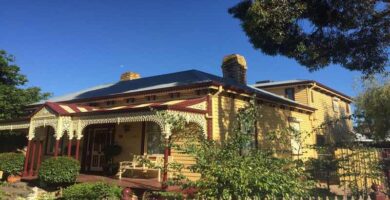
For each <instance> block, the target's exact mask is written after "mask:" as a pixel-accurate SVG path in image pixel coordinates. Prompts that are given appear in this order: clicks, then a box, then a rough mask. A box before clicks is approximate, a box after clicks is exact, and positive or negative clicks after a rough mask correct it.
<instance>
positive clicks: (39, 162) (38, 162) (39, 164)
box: [36, 140, 43, 171]
mask: <svg viewBox="0 0 390 200" xmlns="http://www.w3.org/2000/svg"><path fill="white" fill-rule="evenodd" d="M37 142H38V144H39V146H38V161H37V170H36V171H38V170H39V168H40V167H41V157H42V143H43V142H42V141H41V140H38V141H37Z"/></svg>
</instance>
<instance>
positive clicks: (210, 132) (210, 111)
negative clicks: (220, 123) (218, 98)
mask: <svg viewBox="0 0 390 200" xmlns="http://www.w3.org/2000/svg"><path fill="white" fill-rule="evenodd" d="M212 106H213V103H212V99H211V96H210V95H207V114H208V118H207V139H208V140H212V139H213V118H212V116H213V107H212Z"/></svg>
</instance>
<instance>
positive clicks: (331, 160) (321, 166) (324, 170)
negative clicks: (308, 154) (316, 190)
mask: <svg viewBox="0 0 390 200" xmlns="http://www.w3.org/2000/svg"><path fill="white" fill-rule="evenodd" d="M305 166H306V171H307V172H309V173H310V175H311V177H312V178H313V179H315V180H323V179H325V181H326V186H327V189H328V191H330V184H331V180H332V178H334V175H335V174H337V170H338V169H339V163H338V159H337V158H336V157H335V156H334V155H332V154H331V155H324V156H319V157H318V158H309V160H307V161H306V162H305ZM323 175H324V176H323Z"/></svg>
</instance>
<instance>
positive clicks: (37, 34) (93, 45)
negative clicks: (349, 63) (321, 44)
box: [0, 0, 360, 96]
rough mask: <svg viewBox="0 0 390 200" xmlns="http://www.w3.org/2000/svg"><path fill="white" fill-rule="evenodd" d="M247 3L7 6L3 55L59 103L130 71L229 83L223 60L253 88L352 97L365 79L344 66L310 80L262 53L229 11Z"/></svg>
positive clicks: (2, 15) (74, 1)
mask: <svg viewBox="0 0 390 200" xmlns="http://www.w3.org/2000/svg"><path fill="white" fill-rule="evenodd" d="M237 2H239V0H213V1H208V0H199V1H182V0H181V1H179V0H171V1H130V0H127V1H126V0H115V1H109V0H96V1H87V0H46V1H44V0H39V1H30V0H26V1H22V0H20V1H14V0H2V3H1V7H2V9H1V10H0V49H4V50H6V51H7V52H9V53H11V54H13V55H15V56H16V62H17V64H18V65H19V66H20V67H21V68H22V73H24V74H26V75H27V76H28V78H29V80H30V82H29V86H39V87H41V88H42V89H43V90H44V91H47V92H52V93H53V94H54V96H57V95H62V94H65V93H68V92H73V91H77V90H80V89H84V88H88V87H91V86H95V85H100V84H104V83H111V82H116V81H118V80H119V76H120V74H121V73H122V72H125V71H134V72H138V73H140V74H141V76H143V77H146V76H152V75H158V74H164V73H170V72H176V71H183V70H188V69H198V70H202V71H205V72H209V73H213V74H216V75H221V69H220V66H221V61H222V57H223V56H225V55H228V54H231V53H239V54H241V55H243V56H245V58H246V60H247V63H248V82H249V83H254V82H255V81H257V80H286V79H313V80H317V81H319V82H321V83H323V84H325V85H328V86H330V87H332V88H334V89H336V90H339V91H341V92H343V93H346V94H348V95H351V96H353V95H355V94H356V91H355V90H354V89H353V85H354V84H355V83H356V79H358V78H359V77H360V73H358V72H350V71H348V70H345V69H343V68H341V67H339V66H330V67H328V68H326V69H323V70H320V71H317V72H313V73H310V72H308V71H307V70H306V68H304V67H302V66H300V65H299V64H298V63H297V62H295V61H294V60H291V59H287V58H285V57H280V56H277V57H271V56H266V55H264V54H262V53H261V52H260V51H257V50H254V49H253V48H252V46H251V44H250V43H249V42H248V38H247V37H246V35H245V33H244V32H243V31H242V29H241V27H240V25H239V21H238V20H236V19H233V18H232V17H231V16H230V15H229V14H228V13H227V9H228V8H229V7H231V6H233V5H235V4H236V3H237Z"/></svg>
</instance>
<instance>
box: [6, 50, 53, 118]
mask: <svg viewBox="0 0 390 200" xmlns="http://www.w3.org/2000/svg"><path fill="white" fill-rule="evenodd" d="M27 81H28V80H27V77H26V76H25V75H22V74H20V68H19V67H18V66H17V65H16V64H15V58H14V57H13V56H12V55H10V54H8V53H7V52H5V51H4V50H0V119H12V118H17V117H20V116H21V115H23V114H24V111H23V108H24V106H26V105H28V104H31V103H35V102H37V101H40V100H42V99H46V98H47V97H49V93H42V92H41V89H40V88H38V87H27V88H26V87H25V86H26V83H27Z"/></svg>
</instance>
